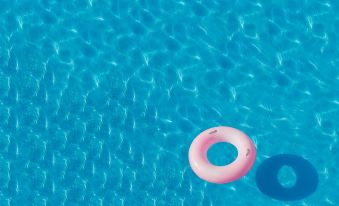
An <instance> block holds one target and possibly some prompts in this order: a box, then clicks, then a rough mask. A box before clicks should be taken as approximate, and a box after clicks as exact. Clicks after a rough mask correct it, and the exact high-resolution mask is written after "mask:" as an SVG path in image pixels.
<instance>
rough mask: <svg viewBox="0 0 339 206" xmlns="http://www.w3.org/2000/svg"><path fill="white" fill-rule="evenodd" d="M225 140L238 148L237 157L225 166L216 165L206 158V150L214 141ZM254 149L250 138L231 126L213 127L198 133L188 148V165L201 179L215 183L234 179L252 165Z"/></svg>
mask: <svg viewBox="0 0 339 206" xmlns="http://www.w3.org/2000/svg"><path fill="white" fill-rule="evenodd" d="M219 142H227V143H230V144H232V145H234V146H235V147H236V148H237V150H238V156H237V158H236V159H235V160H234V161H233V162H232V163H230V164H228V165H225V166H216V165H213V164H211V163H210V162H209V161H208V159H207V150H208V149H209V148H210V147H211V146H212V145H213V144H216V143H219ZM255 156H256V149H255V146H254V144H253V142H252V141H251V139H250V138H249V137H248V136H247V135H246V134H245V133H243V132H242V131H240V130H237V129H235V128H232V127H224V126H220V127H213V128H210V129H207V130H205V131H203V132H202V133H200V134H199V135H198V136H197V137H196V138H195V139H194V140H193V142H192V144H191V147H190V149H189V162H190V165H191V167H192V169H193V171H194V172H195V174H196V175H198V176H199V177H200V178H201V179H204V180H206V181H208V182H213V183H217V184H224V183H228V182H232V181H235V180H237V179H239V178H241V177H242V176H244V175H245V174H246V173H247V172H248V171H249V170H250V169H251V167H252V166H253V163H254V160H255Z"/></svg>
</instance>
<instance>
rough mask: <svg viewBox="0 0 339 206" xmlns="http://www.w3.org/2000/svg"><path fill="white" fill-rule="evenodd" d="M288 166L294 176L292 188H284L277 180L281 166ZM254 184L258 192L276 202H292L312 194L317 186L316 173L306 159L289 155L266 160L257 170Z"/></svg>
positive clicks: (280, 155)
mask: <svg viewBox="0 0 339 206" xmlns="http://www.w3.org/2000/svg"><path fill="white" fill-rule="evenodd" d="M285 165H286V166H290V167H291V168H292V169H293V170H294V172H295V174H296V182H295V185H294V186H293V187H290V188H285V187H283V186H282V185H281V184H280V183H279V180H278V172H279V170H280V169H281V168H282V167H283V166H285ZM256 183H257V186H258V188H259V190H260V191H261V192H262V193H264V194H266V195H268V196H270V197H272V198H274V199H277V200H282V201H294V200H300V199H303V198H305V197H307V196H309V195H310V194H312V193H313V192H314V191H315V190H316V189H317V186H318V173H317V171H316V169H315V168H314V166H313V165H312V164H311V163H310V162H309V161H307V160H306V159H304V158H302V157H299V156H296V155H291V154H279V155H276V156H273V157H271V158H268V159H266V160H265V161H264V162H263V163H262V164H261V165H260V166H259V168H258V170H257V173H256Z"/></svg>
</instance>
